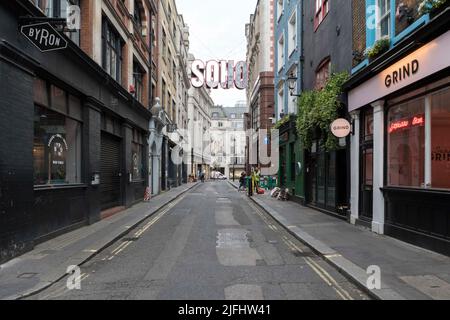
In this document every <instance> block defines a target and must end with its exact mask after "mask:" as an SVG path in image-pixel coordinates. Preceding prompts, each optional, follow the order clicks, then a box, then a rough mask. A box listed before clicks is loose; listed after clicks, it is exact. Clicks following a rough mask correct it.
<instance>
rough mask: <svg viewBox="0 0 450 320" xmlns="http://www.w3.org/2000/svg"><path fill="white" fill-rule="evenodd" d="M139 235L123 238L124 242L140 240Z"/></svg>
mask: <svg viewBox="0 0 450 320" xmlns="http://www.w3.org/2000/svg"><path fill="white" fill-rule="evenodd" d="M138 240H139V237H130V238H123V239H122V242H134V241H138Z"/></svg>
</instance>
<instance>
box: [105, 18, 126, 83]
mask: <svg viewBox="0 0 450 320" xmlns="http://www.w3.org/2000/svg"><path fill="white" fill-rule="evenodd" d="M102 64H103V69H105V70H106V72H108V74H109V75H110V76H111V77H112V78H114V80H116V81H117V82H121V76H122V39H121V38H120V36H119V34H118V33H117V31H116V30H115V29H114V27H113V26H112V25H111V23H110V22H109V21H108V20H107V19H106V18H103V26H102Z"/></svg>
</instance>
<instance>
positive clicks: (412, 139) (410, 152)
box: [387, 98, 425, 187]
mask: <svg viewBox="0 0 450 320" xmlns="http://www.w3.org/2000/svg"><path fill="white" fill-rule="evenodd" d="M415 119H421V120H420V121H416V120H415ZM424 119H425V100H424V98H419V99H416V100H412V101H409V102H406V103H403V104H401V105H398V106H395V107H392V108H391V109H389V112H388V126H387V130H388V171H389V174H388V184H389V185H391V186H406V187H421V186H423V185H424V182H425V180H424V178H425V176H424V174H425V171H424V161H425V126H424V125H425V122H424ZM413 123H414V124H413Z"/></svg>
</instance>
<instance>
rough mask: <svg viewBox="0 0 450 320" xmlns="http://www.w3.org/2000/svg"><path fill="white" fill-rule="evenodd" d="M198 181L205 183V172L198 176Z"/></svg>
mask: <svg viewBox="0 0 450 320" xmlns="http://www.w3.org/2000/svg"><path fill="white" fill-rule="evenodd" d="M200 180H201V181H202V183H205V172H202V173H201V174H200Z"/></svg>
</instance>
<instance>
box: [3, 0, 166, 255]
mask: <svg viewBox="0 0 450 320" xmlns="http://www.w3.org/2000/svg"><path fill="white" fill-rule="evenodd" d="M69 4H75V5H80V8H81V27H80V29H78V30H76V31H75V32H70V33H66V34H63V33H62V32H59V34H60V35H61V36H62V37H64V39H65V40H66V41H67V42H68V45H67V48H65V49H63V50H58V51H49V52H41V51H40V50H38V48H37V47H36V46H34V45H33V44H32V43H30V42H29V40H27V39H26V38H25V37H24V35H23V34H21V33H19V32H17V30H20V27H21V26H23V25H24V23H27V24H28V23H30V21H31V22H32V21H33V18H34V17H38V18H45V17H47V18H65V15H66V7H67V6H68V5H69ZM156 10H157V8H156V5H155V3H154V2H153V1H142V0H136V1H131V0H127V1H112V0H104V1H80V2H78V1H66V0H53V1H46V2H45V3H44V2H41V1H28V0H27V1H24V0H23V1H22V0H17V1H8V2H7V3H2V4H0V21H1V22H0V25H1V28H0V30H1V38H2V43H1V44H0V57H1V58H0V70H1V72H0V82H1V85H0V88H1V89H0V90H1V94H0V100H1V103H0V105H1V110H0V111H1V114H2V117H1V119H0V128H1V129H0V131H1V134H0V136H1V141H2V142H1V148H0V176H1V178H0V181H1V203H0V211H1V213H2V214H1V218H0V219H1V223H0V253H1V254H0V261H6V260H8V259H10V258H12V257H14V256H16V255H19V254H21V253H23V252H25V251H27V250H30V249H31V248H33V246H34V245H35V244H36V243H39V242H41V241H44V240H46V239H49V238H51V237H54V236H56V235H58V234H61V233H63V232H66V231H69V230H72V229H74V228H77V227H80V226H83V225H85V224H89V223H94V222H96V221H98V220H100V219H101V218H102V217H105V216H106V215H107V214H109V213H111V208H113V211H117V210H120V208H123V207H129V206H131V205H133V204H134V203H136V202H137V201H140V200H141V199H143V197H144V193H145V189H146V187H147V183H148V179H147V172H148V170H147V167H148V162H147V155H148V146H147V136H148V133H149V131H148V123H149V120H150V119H151V117H152V115H151V113H150V111H149V100H150V96H151V88H150V87H149V85H148V84H149V77H150V74H151V68H152V64H151V58H150V57H151V36H150V35H151V34H152V30H151V26H152V24H151V19H152V16H154V15H155V14H156ZM24 16H28V17H30V19H28V20H27V21H26V22H25V21H24V20H23V19H20V18H19V17H24ZM68 203H70V206H69V207H68V206H67V204H68Z"/></svg>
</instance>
